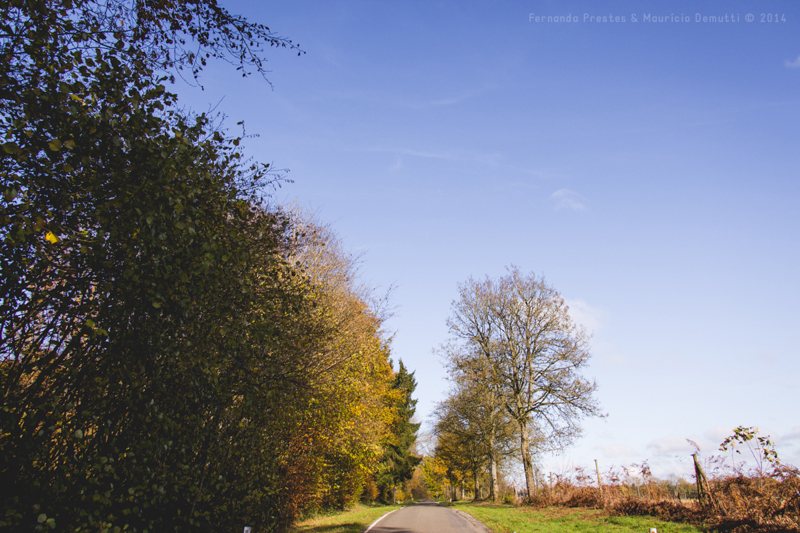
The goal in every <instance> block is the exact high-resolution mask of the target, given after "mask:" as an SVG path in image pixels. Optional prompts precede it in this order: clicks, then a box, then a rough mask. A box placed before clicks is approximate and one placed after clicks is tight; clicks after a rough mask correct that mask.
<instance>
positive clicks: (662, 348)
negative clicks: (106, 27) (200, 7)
mask: <svg viewBox="0 0 800 533" xmlns="http://www.w3.org/2000/svg"><path fill="white" fill-rule="evenodd" d="M225 5H226V6H228V8H229V9H230V10H231V11H232V12H234V13H239V14H243V15H245V16H247V17H248V18H250V19H251V20H254V21H259V22H263V23H265V24H267V25H268V26H269V27H270V28H271V29H272V30H274V31H276V32H277V33H279V34H280V35H283V36H286V37H289V38H291V39H292V40H294V41H295V42H297V43H299V44H300V45H301V47H302V48H303V49H304V50H305V51H306V52H307V53H306V54H305V55H303V56H302V57H297V56H296V55H295V54H292V53H291V52H288V51H285V50H271V51H269V52H268V54H267V57H268V59H269V62H268V65H269V68H270V69H271V70H272V72H271V74H270V81H271V82H272V84H273V88H270V86H269V85H268V84H267V83H266V82H264V81H263V80H262V79H260V78H257V77H251V78H248V79H242V78H241V77H239V76H238V75H237V74H236V72H235V71H234V70H233V69H232V68H229V67H228V66H226V65H224V64H220V65H213V66H212V67H211V68H209V69H208V70H207V71H206V73H205V75H204V77H203V78H202V82H203V84H204V87H205V90H203V91H200V90H197V89H192V88H188V87H186V86H178V90H179V92H180V93H181V96H182V97H183V101H184V103H185V104H186V105H188V106H191V107H192V108H194V109H195V110H198V111H203V110H206V109H208V108H209V107H213V106H217V109H218V110H219V111H222V112H224V113H225V114H226V115H228V117H229V120H228V122H229V123H230V124H231V125H233V124H234V123H235V122H236V121H238V120H242V119H244V120H245V123H246V127H247V132H248V133H256V134H258V135H259V136H258V137H257V138H251V139H247V141H246V143H245V144H246V147H245V150H246V153H247V154H248V155H251V156H253V157H254V158H256V159H258V160H260V161H263V162H270V163H273V164H274V166H275V167H276V168H288V169H290V171H291V172H290V177H291V178H292V179H293V180H294V181H295V183H293V184H288V185H285V186H284V187H283V188H281V189H280V190H279V191H278V192H277V194H276V199H277V201H280V202H291V201H294V200H295V199H296V200H297V201H298V202H299V203H300V204H301V205H304V206H307V207H310V208H313V209H316V210H318V211H319V213H320V215H321V217H322V218H323V219H325V220H328V221H331V222H332V223H333V226H334V228H335V229H336V230H337V231H338V232H339V233H340V234H341V235H342V236H343V237H344V238H345V240H346V243H347V245H348V246H349V247H350V249H351V250H352V251H353V252H354V253H363V254H364V255H363V265H362V272H363V275H364V277H365V279H366V280H368V281H369V282H371V283H372V284H374V285H376V286H378V287H383V288H386V287H388V286H390V285H396V286H397V289H396V290H395V292H394V295H393V303H394V304H395V305H396V306H397V311H396V316H395V317H394V318H393V319H392V320H391V322H390V324H389V326H390V327H391V329H393V330H394V331H395V332H396V336H395V340H394V353H395V357H396V358H402V359H403V361H404V362H405V363H406V364H407V365H408V366H409V367H410V368H412V369H414V370H415V371H416V377H417V380H418V383H419V384H418V387H417V397H418V398H419V404H418V409H417V411H418V414H419V415H420V417H421V418H423V419H425V418H427V417H428V416H429V415H430V413H431V410H432V408H433V406H434V404H435V402H436V401H439V400H441V399H443V397H444V394H445V391H446V389H447V386H448V384H447V382H446V381H445V379H444V378H445V373H444V370H443V369H442V366H441V364H440V361H439V360H438V358H437V357H436V356H435V355H434V354H433V353H432V350H433V349H434V348H436V347H437V346H438V345H440V344H441V343H443V342H444V341H446V339H447V330H446V326H445V320H446V318H447V316H448V313H449V307H450V303H451V301H452V300H453V298H454V297H455V296H456V286H457V284H458V283H460V282H463V281H464V280H466V279H467V278H468V277H470V276H474V277H483V276H485V275H489V276H493V277H496V276H500V275H502V274H503V273H504V271H505V270H504V269H505V267H506V266H507V265H510V264H515V265H517V266H519V267H520V269H521V270H523V271H526V272H530V271H533V272H536V273H538V274H543V275H544V276H545V277H546V279H547V280H548V282H549V283H550V284H551V285H552V286H554V287H555V288H556V289H557V290H559V291H560V292H561V294H562V295H563V296H564V297H565V298H566V299H567V301H568V302H569V303H570V305H571V309H572V311H573V316H574V318H576V319H577V320H579V321H580V322H581V323H583V324H584V325H585V326H586V327H587V329H589V330H591V331H593V332H594V337H593V340H592V347H593V348H592V352H593V359H592V363H591V365H590V367H589V368H588V369H587V372H586V374H587V375H588V376H589V377H593V378H595V379H596V380H597V383H598V392H597V397H598V399H599V401H600V403H601V404H602V406H603V408H604V410H605V411H606V412H607V413H608V415H609V416H608V417H607V418H605V419H603V420H592V421H587V422H586V423H585V429H586V431H585V435H584V436H583V438H582V439H580V440H579V441H578V442H577V443H576V444H575V446H573V447H572V448H570V449H569V450H567V451H566V452H565V453H564V454H562V455H561V456H559V457H555V458H545V460H544V463H545V469H546V470H551V471H560V470H563V469H565V468H566V466H565V465H567V464H575V465H580V466H586V467H589V466H591V465H593V460H594V459H598V461H599V462H600V466H601V468H602V469H607V468H608V467H610V466H611V465H612V464H614V465H621V464H630V463H632V462H638V461H641V460H644V459H648V460H649V461H650V464H651V466H652V467H653V470H654V472H655V473H656V474H660V475H666V474H668V473H678V474H683V475H688V471H689V466H690V463H689V460H688V455H689V453H691V447H690V446H689V445H688V444H687V443H686V441H685V439H686V438H690V439H693V440H695V441H696V442H698V444H700V446H701V453H702V454H703V455H706V456H707V455H710V454H712V453H716V448H717V446H718V445H719V443H720V441H721V440H722V439H723V438H724V437H725V436H727V435H729V434H730V433H731V430H732V429H733V428H734V427H736V426H738V425H746V426H757V427H759V428H760V429H761V431H762V433H769V434H771V435H772V437H774V438H775V440H776V442H777V449H778V452H779V454H780V455H781V456H782V457H783V458H784V459H785V460H786V461H788V462H791V463H794V464H796V465H799V464H800V416H798V409H797V405H798V404H800V387H799V385H798V384H799V383H800V357H798V356H799V355H800V353H798V351H800V348H798V346H800V301H798V300H799V298H800V281H798V271H800V268H798V267H799V266H800V239H798V230H800V209H798V205H797V202H798V199H800V184H799V180H798V177H800V176H799V172H798V171H799V170H800V4H797V3H796V2H788V1H787V2H755V1H750V2H725V3H722V2H671V3H670V2H616V3H602V2H542V1H531V2H510V1H509V2H492V1H473V2H464V1H455V0H453V1H443V2H377V1H366V2H356V1H344V0H342V1H336V2H328V1H325V2H323V1H317V2H312V1H302V0H301V1H291V2H289V1H277V2H243V1H238V2H234V1H231V2H225ZM531 13H533V14H534V15H533V16H534V17H535V16H537V15H539V16H545V17H546V16H557V17H562V16H563V17H566V16H570V18H572V17H575V18H576V19H577V22H569V23H567V22H559V23H556V22H538V23H537V22H535V19H534V21H531ZM726 13H727V14H729V18H732V17H733V16H735V17H736V19H735V20H736V21H735V22H722V23H713V22H702V20H701V21H700V22H697V21H696V19H697V16H698V14H699V16H700V17H701V19H702V17H703V16H721V17H724V16H725V14H726ZM748 13H752V14H753V17H754V20H753V21H752V22H748V21H747V20H746V15H747V14H748ZM762 14H763V19H764V22H762V21H761V20H762ZM776 14H777V18H778V19H783V20H785V21H783V20H782V21H780V22H768V20H769V19H770V18H772V19H775V18H776ZM598 16H600V17H602V16H613V17H620V22H595V21H594V20H596V18H595V19H593V18H592V17H598ZM634 16H635V18H636V21H635V22H634V21H633V18H634ZM665 16H666V17H670V16H672V17H673V19H675V18H677V19H679V20H681V19H683V20H685V18H686V17H688V19H689V21H688V22H652V21H651V22H646V21H645V19H646V18H649V19H651V20H652V19H653V18H658V17H665ZM622 17H625V22H622V21H621V18H622Z"/></svg>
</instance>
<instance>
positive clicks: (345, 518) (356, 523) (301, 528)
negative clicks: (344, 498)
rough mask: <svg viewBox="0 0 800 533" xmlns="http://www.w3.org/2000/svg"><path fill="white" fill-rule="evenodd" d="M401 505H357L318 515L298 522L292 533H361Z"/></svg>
mask: <svg viewBox="0 0 800 533" xmlns="http://www.w3.org/2000/svg"><path fill="white" fill-rule="evenodd" d="M400 507H402V505H382V506H377V507H372V506H366V505H363V504H357V505H356V506H355V507H353V508H352V509H348V510H346V511H341V512H337V513H332V514H328V515H319V516H315V517H313V518H308V519H306V520H303V521H301V522H299V523H298V524H297V525H296V526H295V527H293V528H292V530H291V531H292V533H361V531H363V530H364V529H366V528H367V526H369V525H370V524H371V523H372V522H374V521H375V520H377V519H378V518H380V517H381V516H383V515H385V514H386V513H388V512H389V511H394V510H395V509H400Z"/></svg>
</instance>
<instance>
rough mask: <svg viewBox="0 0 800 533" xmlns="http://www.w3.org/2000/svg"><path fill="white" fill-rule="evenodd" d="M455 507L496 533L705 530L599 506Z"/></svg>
mask: <svg viewBox="0 0 800 533" xmlns="http://www.w3.org/2000/svg"><path fill="white" fill-rule="evenodd" d="M453 507H455V508H456V509H458V510H460V511H464V512H465V513H469V514H471V515H472V516H474V517H475V518H477V519H478V520H480V521H481V522H483V523H484V524H486V525H487V526H488V527H489V528H490V529H491V530H492V531H494V532H495V533H513V532H516V533H540V532H541V533H567V532H570V533H572V532H587V533H588V532H607V531H612V532H619V533H627V532H630V533H647V532H648V531H650V528H652V527H654V528H657V529H658V533H700V532H701V531H702V530H700V529H697V528H695V527H693V526H690V525H687V524H676V523H673V522H664V521H662V520H658V519H656V518H650V517H642V516H609V515H608V513H607V512H605V511H602V510H598V509H580V508H567V507H547V508H544V509H533V508H530V507H514V506H511V505H489V504H475V505H473V504H455V505H454V506H453Z"/></svg>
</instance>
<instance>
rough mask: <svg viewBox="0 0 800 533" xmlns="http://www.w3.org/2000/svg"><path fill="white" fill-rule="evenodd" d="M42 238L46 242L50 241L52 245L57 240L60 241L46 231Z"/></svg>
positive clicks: (50, 232)
mask: <svg viewBox="0 0 800 533" xmlns="http://www.w3.org/2000/svg"><path fill="white" fill-rule="evenodd" d="M44 238H45V239H47V240H48V241H50V242H51V243H53V244H55V243H57V242H58V241H59V240H61V239H59V238H58V237H57V236H56V235H55V234H54V233H53V232H52V231H48V232H47V234H46V235H45V236H44Z"/></svg>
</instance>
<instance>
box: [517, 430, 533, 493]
mask: <svg viewBox="0 0 800 533" xmlns="http://www.w3.org/2000/svg"><path fill="white" fill-rule="evenodd" d="M517 422H518V423H519V440H520V449H521V451H522V467H523V468H524V469H525V485H526V487H527V489H528V499H529V500H530V499H531V498H533V494H534V492H535V491H536V480H534V479H533V461H532V460H531V438H530V434H529V433H528V420H527V418H526V419H524V420H522V421H519V420H518V421H517Z"/></svg>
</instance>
